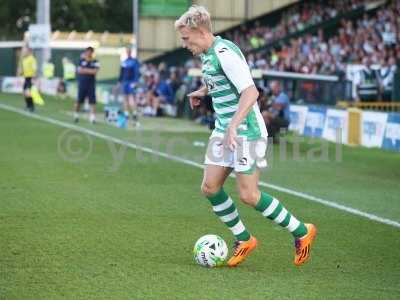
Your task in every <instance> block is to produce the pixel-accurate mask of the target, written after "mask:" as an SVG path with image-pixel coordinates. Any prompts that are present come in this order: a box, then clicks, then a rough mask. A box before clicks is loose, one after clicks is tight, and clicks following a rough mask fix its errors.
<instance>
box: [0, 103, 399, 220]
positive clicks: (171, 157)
mask: <svg viewBox="0 0 400 300" xmlns="http://www.w3.org/2000/svg"><path fill="white" fill-rule="evenodd" d="M0 108H2V109H4V110H7V111H11V112H15V113H18V114H21V115H24V116H27V117H30V118H33V119H37V120H41V121H45V122H48V123H51V124H54V125H57V126H60V127H64V128H69V129H72V130H76V131H79V132H82V133H85V134H88V135H91V136H94V137H97V138H100V139H104V140H106V141H111V142H114V143H116V144H120V145H124V146H126V147H129V148H132V149H136V150H141V151H143V152H146V153H150V154H153V155H157V156H160V157H164V158H166V159H169V160H173V161H177V162H181V163H184V164H187V165H190V166H193V167H196V168H200V169H204V165H203V164H199V163H197V162H194V161H191V160H188V159H184V158H182V157H179V156H175V155H171V154H168V153H165V152H161V151H157V150H154V149H151V148H148V147H143V146H140V145H137V144H134V143H131V142H127V141H124V140H121V139H118V138H115V137H112V136H109V135H106V134H103V133H99V132H97V131H94V130H90V129H86V128H83V127H80V126H76V125H73V124H70V123H66V122H62V121H59V120H56V119H53V118H49V117H45V116H41V115H37V114H32V113H30V112H27V111H24V110H22V109H19V108H15V107H12V106H9V105H5V104H2V103H0ZM232 177H235V175H234V174H232ZM260 186H263V187H267V188H270V189H273V190H276V191H279V192H283V193H286V194H289V195H293V196H297V197H299V198H302V199H306V200H308V201H312V202H317V203H319V204H322V205H325V206H329V207H332V208H336V209H338V210H341V211H345V212H348V213H350V214H353V215H356V216H360V217H363V218H366V219H369V220H372V221H376V222H379V223H383V224H386V225H390V226H393V227H397V228H400V223H399V222H396V221H394V220H391V219H387V218H382V217H379V216H377V215H374V214H370V213H367V212H364V211H361V210H359V209H356V208H352V207H349V206H345V205H342V204H339V203H337V202H334V201H330V200H326V199H322V198H318V197H315V196H312V195H309V194H306V193H302V192H298V191H295V190H291V189H288V188H285V187H281V186H279V185H275V184H270V183H266V182H263V181H260Z"/></svg>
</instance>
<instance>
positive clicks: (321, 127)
mask: <svg viewBox="0 0 400 300" xmlns="http://www.w3.org/2000/svg"><path fill="white" fill-rule="evenodd" d="M289 129H290V130H293V131H295V132H297V133H298V134H300V135H304V136H309V137H316V138H323V139H326V140H329V141H332V142H340V143H343V144H347V145H362V146H365V147H378V148H383V149H389V150H394V151H400V113H395V112H373V111H362V110H360V109H357V108H350V109H347V110H342V109H334V108H327V107H322V106H312V105H310V106H305V105H291V106H290V125H289Z"/></svg>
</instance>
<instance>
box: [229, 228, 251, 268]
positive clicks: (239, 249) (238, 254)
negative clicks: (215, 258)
mask: <svg viewBox="0 0 400 300" xmlns="http://www.w3.org/2000/svg"><path fill="white" fill-rule="evenodd" d="M256 247H257V239H256V238H255V237H254V236H251V237H250V239H249V240H248V241H236V242H235V246H234V253H233V255H232V257H231V258H230V259H229V260H228V266H229V267H236V266H237V265H238V264H240V263H241V262H243V261H244V260H245V259H246V258H247V256H249V254H250V252H251V251H253V250H254V249H255V248H256Z"/></svg>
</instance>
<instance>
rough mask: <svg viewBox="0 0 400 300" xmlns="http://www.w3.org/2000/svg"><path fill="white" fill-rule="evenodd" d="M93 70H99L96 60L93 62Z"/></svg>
mask: <svg viewBox="0 0 400 300" xmlns="http://www.w3.org/2000/svg"><path fill="white" fill-rule="evenodd" d="M93 68H95V69H99V68H100V63H99V61H98V60H95V61H93Z"/></svg>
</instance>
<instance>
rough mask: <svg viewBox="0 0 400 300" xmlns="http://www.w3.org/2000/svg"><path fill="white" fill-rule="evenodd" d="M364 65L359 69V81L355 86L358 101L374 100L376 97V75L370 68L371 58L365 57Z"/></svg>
mask: <svg viewBox="0 0 400 300" xmlns="http://www.w3.org/2000/svg"><path fill="white" fill-rule="evenodd" d="M363 64H364V66H365V68H364V69H362V70H361V71H360V83H359V84H358V86H357V92H358V98H359V100H360V101H376V100H377V99H378V76H377V72H376V71H375V70H373V69H372V68H371V59H370V58H369V57H365V58H364V60H363Z"/></svg>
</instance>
